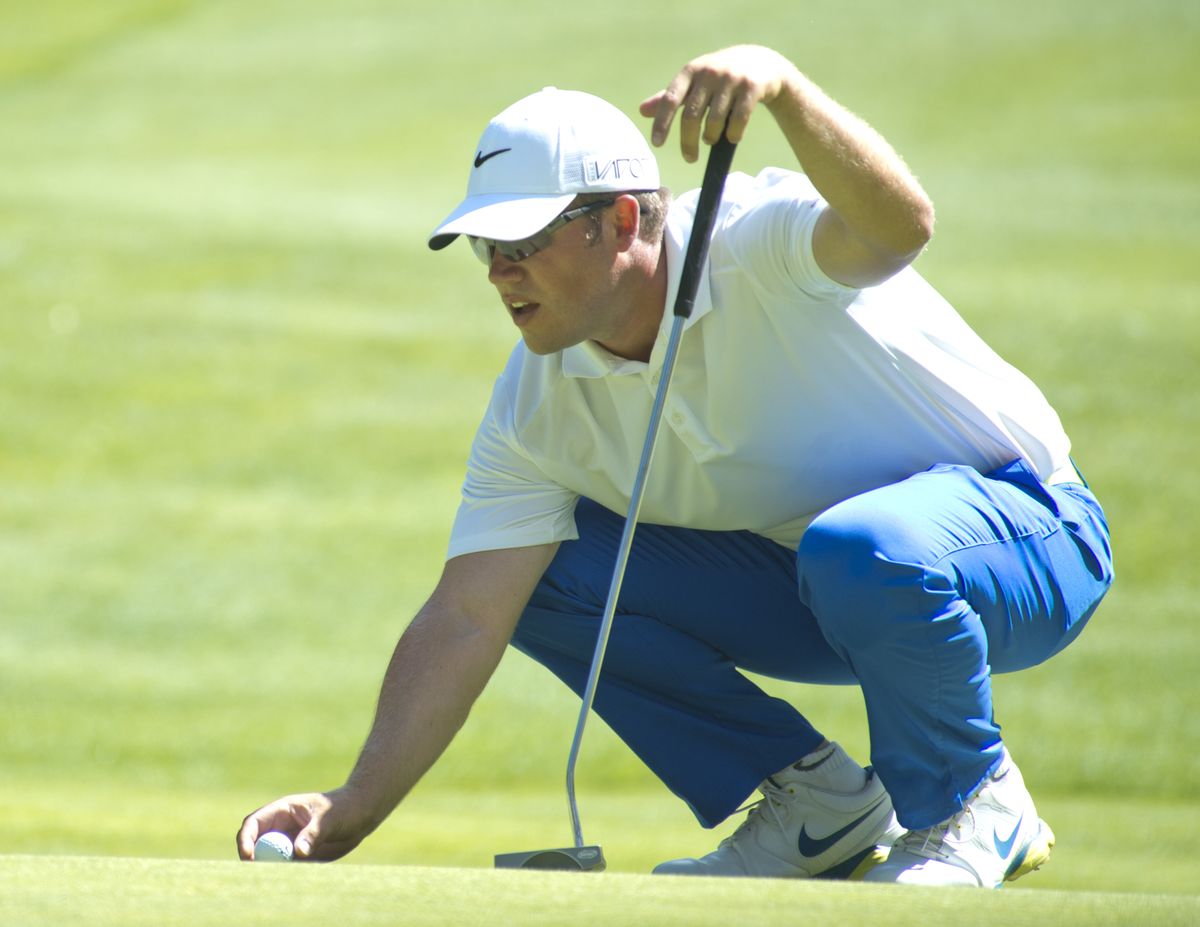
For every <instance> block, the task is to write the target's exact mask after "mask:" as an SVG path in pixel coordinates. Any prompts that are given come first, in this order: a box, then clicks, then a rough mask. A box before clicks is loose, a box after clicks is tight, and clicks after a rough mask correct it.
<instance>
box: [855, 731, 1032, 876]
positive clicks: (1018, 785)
mask: <svg viewBox="0 0 1200 927" xmlns="http://www.w3.org/2000/svg"><path fill="white" fill-rule="evenodd" d="M1053 846H1054V832H1053V831H1051V830H1050V827H1049V826H1048V825H1047V824H1046V822H1045V821H1043V820H1041V819H1040V818H1039V817H1038V815H1037V809H1036V808H1034V806H1033V798H1032V797H1031V796H1030V794H1029V791H1028V790H1027V789H1026V788H1025V781H1024V779H1022V777H1021V771H1020V770H1019V769H1017V767H1016V764H1015V763H1013V761H1012V757H1010V756H1009V755H1008V751H1007V750H1006V751H1005V752H1004V758H1003V759H1002V760H1001V762H1000V766H998V767H997V769H996V771H995V772H993V773H992V774H991V775H990V776H988V777H987V779H985V780H984V782H983V785H982V786H981V787H980V788H978V789H977V790H976V791H975V794H974V795H972V796H971V797H970V798H969V799H967V802H966V804H965V805H964V807H963V810H962V811H960V812H958V814H956V815H954V817H952V818H950V819H949V820H947V821H943V822H942V823H941V824H938V825H937V826H935V827H931V828H929V829H927V830H919V831H908V832H907V833H905V834H904V836H902V837H901V838H900V839H899V840H897V841H896V843H895V845H894V846H893V847H892V852H891V854H890V855H889V856H888V858H887V861H886V862H884V863H881V864H880V865H878V866H876V867H874V868H873V869H872V870H871V871H870V872H869V873H867V875H866V876H865V880H866V881H868V882H901V883H904V884H907V885H967V886H976V887H983V888H999V887H1000V886H1001V885H1003V884H1004V883H1005V882H1006V881H1012V880H1013V879H1016V878H1019V877H1020V876H1023V875H1025V873H1027V872H1032V871H1033V870H1034V869H1038V868H1040V867H1041V866H1042V864H1043V863H1045V862H1046V860H1047V859H1049V857H1050V850H1051V848H1052V847H1053Z"/></svg>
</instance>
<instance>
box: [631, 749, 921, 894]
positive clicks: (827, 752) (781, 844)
mask: <svg viewBox="0 0 1200 927" xmlns="http://www.w3.org/2000/svg"><path fill="white" fill-rule="evenodd" d="M813 757H818V759H816V760H815V761H812V758H813ZM759 790H760V791H761V792H762V794H763V797H762V799H761V800H760V801H757V802H755V803H754V804H753V805H752V806H751V808H750V814H749V815H748V816H747V817H746V820H745V821H743V822H742V824H741V826H739V827H738V829H737V830H735V831H734V832H733V833H732V834H730V835H729V836H728V837H726V838H725V839H724V840H722V841H721V844H720V845H719V846H718V847H717V848H716V849H715V850H713V851H712V852H711V853H709V854H707V855H706V856H702V857H700V858H699V859H673V860H670V861H668V862H665V863H660V864H659V865H658V866H656V867H655V868H654V872H655V873H656V874H659V875H699V876H752V877H766V878H790V879H809V878H824V879H849V878H861V876H862V873H863V872H864V871H866V870H867V869H869V868H870V867H871V866H874V865H875V864H877V863H878V862H880V861H882V860H883V859H884V858H885V857H886V856H887V847H888V846H890V845H891V843H892V842H893V841H894V840H895V839H896V838H897V837H899V836H900V835H901V834H902V833H903V832H904V829H903V828H902V827H901V826H900V825H899V823H898V822H897V821H896V815H895V814H894V813H893V811H892V800H891V798H889V797H888V794H887V792H886V791H885V790H884V788H883V784H882V783H881V782H880V781H879V779H878V777H877V776H876V775H875V774H874V772H872V771H871V770H865V769H863V768H862V767H861V766H859V765H858V764H857V763H855V762H854V760H852V759H850V757H849V756H848V755H847V754H846V752H845V751H844V750H842V748H841V747H840V746H838V745H836V744H833V745H831V746H829V747H824V748H821V749H819V750H817V751H814V753H813V754H811V755H810V757H806V758H805V759H804V760H801V761H800V762H799V763H797V764H796V765H795V766H789V767H788V768H787V769H784V770H782V771H781V772H778V773H776V774H775V775H773V776H770V777H769V778H768V779H766V780H765V781H764V782H763V783H762V784H761V785H760V786H759Z"/></svg>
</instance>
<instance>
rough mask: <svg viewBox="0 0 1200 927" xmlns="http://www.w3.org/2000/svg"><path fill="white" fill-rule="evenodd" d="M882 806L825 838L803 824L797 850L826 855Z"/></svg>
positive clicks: (801, 853) (811, 854)
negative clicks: (814, 834) (811, 831)
mask: <svg viewBox="0 0 1200 927" xmlns="http://www.w3.org/2000/svg"><path fill="white" fill-rule="evenodd" d="M882 804H883V799H882V798H881V799H879V801H877V802H875V804H873V805H872V806H871V807H870V808H868V809H867V810H866V811H864V812H863V813H862V814H861V815H859V816H858V817H857V818H855V819H854V820H853V821H851V822H850V823H849V824H847V825H846V826H845V827H842V828H839V829H838V830H835V831H834V832H833V833H832V834H829V835H828V836H825V837H810V836H809V835H808V831H807V829H806V825H803V824H802V825H801V826H800V836H798V837H797V838H796V849H798V850H799V851H800V855H801V856H804V857H807V858H808V859H813V858H814V857H817V856H820V855H821V854H822V853H824V852H825V851H826V850H828V849H829V848H830V847H832V846H833V845H834V844H836V843H837V842H838V841H839V840H841V839H842V838H843V837H845V836H846V835H847V834H849V833H850V832H851V831H853V830H854V829H855V828H856V827H858V826H859V825H860V824H862V823H863V821H865V820H867V818H869V817H870V816H871V815H873V814H874V813H875V812H876V811H878V810H879V806H880V805H882ZM1013 833H1014V835H1015V834H1016V831H1014V832H1013Z"/></svg>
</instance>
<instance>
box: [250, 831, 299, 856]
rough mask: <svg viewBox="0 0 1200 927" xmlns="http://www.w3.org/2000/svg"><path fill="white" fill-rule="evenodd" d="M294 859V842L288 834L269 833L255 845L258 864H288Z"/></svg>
mask: <svg viewBox="0 0 1200 927" xmlns="http://www.w3.org/2000/svg"><path fill="white" fill-rule="evenodd" d="M291 858H292V841H291V838H290V837H288V835H287V834H281V833H279V832H278V831H274V830H273V831H269V832H268V833H265V834H263V835H262V836H261V837H259V838H258V842H257V843H255V844H254V861H255V862H256V863H286V862H289V861H290V860H291Z"/></svg>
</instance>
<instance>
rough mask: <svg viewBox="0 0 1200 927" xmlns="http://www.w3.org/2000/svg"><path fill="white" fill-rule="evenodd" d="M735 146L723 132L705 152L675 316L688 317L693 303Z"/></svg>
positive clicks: (676, 300)
mask: <svg viewBox="0 0 1200 927" xmlns="http://www.w3.org/2000/svg"><path fill="white" fill-rule="evenodd" d="M735 148H737V146H736V145H735V144H733V142H731V141H730V140H729V139H728V138H726V137H725V135H724V134H722V135H721V137H720V138H719V139H718V140H717V143H716V144H715V145H713V146H712V149H711V150H710V151H709V153H708V165H707V166H706V167H705V168H704V180H703V181H702V182H701V184H700V200H699V202H698V203H696V217H695V219H694V221H693V222H692V234H691V235H690V236H689V238H688V245H687V252H686V253H685V254H684V257H683V273H682V274H681V275H680V277H679V291H678V293H677V294H676V296H675V315H679V316H683V317H684V318H685V319H686V318H690V317H691V314H692V307H693V306H694V305H695V303H696V290H697V289H698V288H699V283H700V272H701V271H702V270H703V269H704V262H705V260H706V259H707V258H708V243H709V240H710V239H711V238H712V230H713V224H714V223H715V222H716V219H717V207H718V206H719V205H720V203H721V193H722V191H723V190H724V189H725V176H726V175H727V174H728V173H729V166H730V165H731V164H732V163H733V152H734V149H735Z"/></svg>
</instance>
